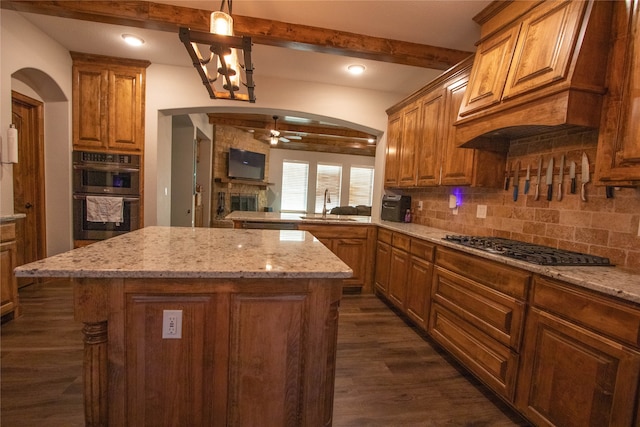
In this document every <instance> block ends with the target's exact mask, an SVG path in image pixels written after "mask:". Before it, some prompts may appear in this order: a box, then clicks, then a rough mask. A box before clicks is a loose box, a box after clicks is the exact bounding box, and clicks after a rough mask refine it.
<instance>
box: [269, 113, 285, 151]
mask: <svg viewBox="0 0 640 427" xmlns="http://www.w3.org/2000/svg"><path fill="white" fill-rule="evenodd" d="M269 141H270V142H271V145H276V144H278V141H282V142H289V140H288V139H287V138H285V137H283V136H280V131H279V130H278V116H273V129H271V131H270V132H269Z"/></svg>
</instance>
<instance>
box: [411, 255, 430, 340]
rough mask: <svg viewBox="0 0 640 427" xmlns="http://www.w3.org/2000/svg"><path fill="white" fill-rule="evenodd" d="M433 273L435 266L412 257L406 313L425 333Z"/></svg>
mask: <svg viewBox="0 0 640 427" xmlns="http://www.w3.org/2000/svg"><path fill="white" fill-rule="evenodd" d="M432 273H433V264H431V263H429V262H426V261H423V260H421V259H419V258H416V257H411V262H410V264H409V278H408V280H407V300H406V303H405V307H406V313H407V316H409V317H410V318H411V319H412V320H413V321H414V322H416V323H417V324H418V326H420V327H422V329H423V330H425V331H426V330H427V324H428V323H429V306H430V303H429V301H430V299H431V276H432Z"/></svg>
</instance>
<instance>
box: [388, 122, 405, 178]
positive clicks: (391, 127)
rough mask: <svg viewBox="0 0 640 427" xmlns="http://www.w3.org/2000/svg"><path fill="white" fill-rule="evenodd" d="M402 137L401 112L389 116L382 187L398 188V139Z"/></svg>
mask: <svg viewBox="0 0 640 427" xmlns="http://www.w3.org/2000/svg"><path fill="white" fill-rule="evenodd" d="M401 135H402V111H398V112H397V113H395V114H393V115H391V116H389V123H388V125H387V148H386V154H385V167H384V186H385V187H397V186H398V173H399V172H398V170H399V166H400V138H401Z"/></svg>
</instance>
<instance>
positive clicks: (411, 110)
mask: <svg viewBox="0 0 640 427" xmlns="http://www.w3.org/2000/svg"><path fill="white" fill-rule="evenodd" d="M471 63H472V57H470V58H469V59H467V60H465V61H463V62H461V63H460V64H458V65H456V66H455V67H453V68H451V69H450V70H449V71H447V72H445V73H444V74H443V75H442V76H440V77H439V78H437V79H436V80H434V81H433V82H431V83H430V84H429V85H427V86H426V87H425V88H423V89H422V90H421V91H419V92H418V93H417V94H414V95H412V96H411V97H409V98H408V99H407V100H405V101H403V102H401V103H400V104H398V105H396V106H394V107H392V108H390V109H389V110H387V113H389V114H390V115H389V123H388V144H390V145H388V146H387V158H386V165H387V169H386V171H385V187H400V188H402V187H429V186H437V185H469V186H474V187H491V188H498V187H500V186H501V183H502V178H503V176H504V165H505V162H506V154H505V151H504V150H498V151H480V150H475V149H468V148H459V147H458V146H457V140H456V132H457V130H456V128H455V126H454V123H455V121H456V119H457V117H458V111H459V108H460V104H461V102H462V98H463V96H464V93H465V90H466V87H467V82H468V80H469V72H470V69H471ZM396 135H400V136H398V137H396ZM398 150H399V153H400V155H397V154H395V155H394V153H397V152H398ZM393 174H397V177H396V178H395V179H393V176H392V175H393Z"/></svg>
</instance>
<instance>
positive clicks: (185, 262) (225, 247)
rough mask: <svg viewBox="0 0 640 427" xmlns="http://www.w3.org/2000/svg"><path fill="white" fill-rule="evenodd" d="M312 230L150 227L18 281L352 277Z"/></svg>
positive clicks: (35, 266)
mask: <svg viewBox="0 0 640 427" xmlns="http://www.w3.org/2000/svg"><path fill="white" fill-rule="evenodd" d="M352 273H353V272H352V270H351V269H350V268H349V267H348V266H347V265H346V264H345V263H343V262H342V261H341V260H340V259H339V258H338V257H337V256H335V255H334V254H333V253H332V252H331V251H330V250H329V249H327V248H326V247H325V246H324V245H323V244H322V243H320V242H319V241H318V240H317V239H315V238H314V237H313V236H312V235H311V234H310V233H309V232H306V231H298V230H240V229H224V228H188V227H147V228H143V229H140V230H136V231H133V232H131V233H127V234H123V235H121V236H117V237H113V238H111V239H107V240H104V241H101V242H97V243H94V244H91V245H89V246H86V247H83V248H78V249H74V250H71V251H69V252H65V253H62V254H59V255H54V256H52V257H49V258H45V259H43V260H40V261H36V262H33V263H30V264H26V265H22V266H20V267H17V268H16V269H15V274H16V276H18V277H77V278H116V277H123V278H125V277H126V278H134V277H135V278H249V277H251V278H288V279H289V278H348V277H351V275H352Z"/></svg>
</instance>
